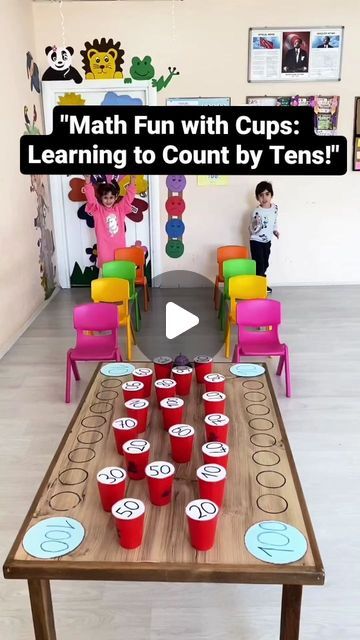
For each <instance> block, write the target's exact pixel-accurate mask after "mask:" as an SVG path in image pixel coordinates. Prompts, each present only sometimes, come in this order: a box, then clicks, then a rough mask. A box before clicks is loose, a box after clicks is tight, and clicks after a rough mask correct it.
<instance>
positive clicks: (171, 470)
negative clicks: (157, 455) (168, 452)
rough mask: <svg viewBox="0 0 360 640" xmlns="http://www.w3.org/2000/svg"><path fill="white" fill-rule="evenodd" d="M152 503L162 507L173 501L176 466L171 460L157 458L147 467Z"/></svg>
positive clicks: (146, 472)
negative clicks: (172, 492) (172, 493)
mask: <svg viewBox="0 0 360 640" xmlns="http://www.w3.org/2000/svg"><path fill="white" fill-rule="evenodd" d="M145 474H146V477H147V482H148V487H149V495H150V502H151V504H155V505H156V506H158V507H162V506H163V505H165V504H169V502H171V491H172V486H173V482H174V475H175V467H174V465H173V464H171V462H166V461H165V460H156V461H155V462H150V464H148V465H147V466H146V468H145Z"/></svg>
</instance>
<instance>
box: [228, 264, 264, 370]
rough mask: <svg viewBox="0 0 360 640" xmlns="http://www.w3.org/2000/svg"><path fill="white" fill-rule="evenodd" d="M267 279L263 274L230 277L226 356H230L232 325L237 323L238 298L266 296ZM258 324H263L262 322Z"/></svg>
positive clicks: (252, 298)
mask: <svg viewBox="0 0 360 640" xmlns="http://www.w3.org/2000/svg"><path fill="white" fill-rule="evenodd" d="M266 296H267V280H266V278H264V277H263V276H233V277H232V278H230V279H229V300H230V308H229V312H228V317H227V323H226V330H225V356H226V358H229V357H230V347H231V325H232V324H236V318H237V316H236V303H237V301H238V300H254V299H256V298H266ZM257 326H261V325H260V323H258V324H257Z"/></svg>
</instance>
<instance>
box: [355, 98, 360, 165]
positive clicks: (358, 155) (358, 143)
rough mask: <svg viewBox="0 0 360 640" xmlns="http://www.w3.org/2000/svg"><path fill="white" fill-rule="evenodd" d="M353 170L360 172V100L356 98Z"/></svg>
mask: <svg viewBox="0 0 360 640" xmlns="http://www.w3.org/2000/svg"><path fill="white" fill-rule="evenodd" d="M353 170H354V171H360V98H355V124H354V157H353Z"/></svg>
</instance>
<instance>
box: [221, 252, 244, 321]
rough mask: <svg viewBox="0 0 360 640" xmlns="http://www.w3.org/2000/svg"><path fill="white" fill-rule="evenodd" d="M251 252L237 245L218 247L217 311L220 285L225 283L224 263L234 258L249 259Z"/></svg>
mask: <svg viewBox="0 0 360 640" xmlns="http://www.w3.org/2000/svg"><path fill="white" fill-rule="evenodd" d="M248 257H249V250H248V248H247V247H244V246H242V245H236V244H229V245H225V246H224V247H218V248H217V250H216V260H217V263H218V274H217V276H216V278H215V285H214V304H215V309H217V308H218V292H219V283H220V282H224V276H223V270H222V266H223V262H224V260H231V259H232V258H248Z"/></svg>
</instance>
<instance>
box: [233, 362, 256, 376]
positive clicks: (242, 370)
mask: <svg viewBox="0 0 360 640" xmlns="http://www.w3.org/2000/svg"><path fill="white" fill-rule="evenodd" d="M230 373H232V374H233V375H234V376H238V377H239V378H252V377H253V376H260V375H261V374H262V373H265V369H264V367H262V366H261V365H260V364H253V363H252V362H241V363H240V364H234V365H233V366H232V367H230Z"/></svg>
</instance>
